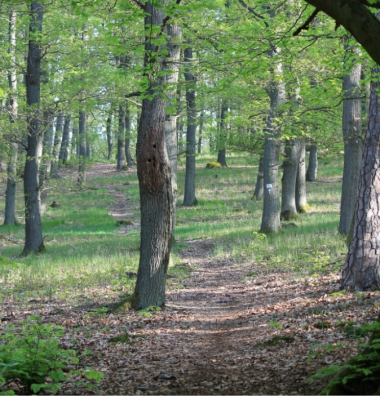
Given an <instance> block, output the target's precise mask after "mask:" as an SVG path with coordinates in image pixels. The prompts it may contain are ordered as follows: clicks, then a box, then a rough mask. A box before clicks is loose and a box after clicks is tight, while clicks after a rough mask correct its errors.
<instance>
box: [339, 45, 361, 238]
mask: <svg viewBox="0 0 380 396" xmlns="http://www.w3.org/2000/svg"><path fill="white" fill-rule="evenodd" d="M348 51H349V48H347V46H346V52H348ZM360 77H361V64H360V63H356V64H355V65H354V66H353V67H352V68H351V70H349V71H348V73H347V74H346V75H345V77H344V79H343V95H344V96H345V97H348V98H356V99H345V100H344V102H343V115H342V130H343V141H344V170H343V182H342V195H341V201H340V221H339V232H340V233H341V234H343V235H348V233H349V231H350V226H351V223H352V217H353V215H354V211H355V203H356V197H357V191H358V184H359V175H360V165H361V159H362V154H363V140H362V137H361V134H362V129H361V106H362V103H361V98H360V96H361V93H360Z"/></svg>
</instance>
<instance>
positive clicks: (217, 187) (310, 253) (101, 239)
mask: <svg viewBox="0 0 380 396" xmlns="http://www.w3.org/2000/svg"><path fill="white" fill-rule="evenodd" d="M212 160H215V156H213V155H203V156H200V157H198V158H197V175H196V185H197V189H196V196H197V199H198V206H196V207H190V208H188V207H183V206H182V200H183V189H184V166H183V165H184V160H183V159H181V160H180V162H179V173H178V200H177V218H176V220H177V224H176V239H177V242H178V243H177V244H176V245H175V246H174V249H173V265H175V264H178V263H179V262H180V259H179V253H180V251H181V249H183V248H184V247H185V246H186V240H187V239H199V238H205V239H206V238H207V239H210V242H211V243H212V245H213V246H214V250H213V254H214V255H215V256H216V257H219V258H229V259H231V260H233V261H234V262H236V263H243V262H244V263H250V264H252V270H253V271H254V273H255V274H256V273H257V274H260V273H261V272H263V271H265V272H268V271H295V272H296V273H297V274H299V275H302V274H316V275H318V274H321V273H324V272H326V271H330V270H332V269H336V268H335V267H333V268H331V267H329V266H326V264H328V263H330V262H333V261H336V260H337V258H339V257H342V256H341V255H342V254H343V253H345V252H346V247H345V243H344V239H343V238H342V237H341V236H339V234H338V232H337V227H338V222H339V202H340V193H341V176H342V158H341V157H339V158H337V157H326V158H324V159H322V160H320V163H319V170H318V181H317V182H315V183H307V190H308V203H309V204H310V205H311V207H312V212H310V213H307V214H304V215H301V216H300V217H299V218H298V219H297V220H296V224H297V227H295V228H289V229H285V230H284V232H282V233H279V234H277V235H268V236H265V235H262V234H259V233H258V231H259V229H260V223H261V213H262V202H256V201H255V200H252V199H251V198H252V195H253V191H254V187H255V181H256V176H257V170H258V166H257V165H258V158H257V157H254V156H249V155H242V154H239V155H230V156H229V158H228V160H227V163H228V166H229V167H228V168H219V169H206V164H207V163H208V162H210V161H212ZM215 176H217V177H215ZM125 182H128V183H129V185H127V186H126V185H124V183H125ZM87 183H88V185H89V186H93V187H97V188H98V189H95V190H94V189H84V190H83V191H80V190H78V189H76V187H75V185H74V183H73V182H72V181H70V180H68V179H67V180H66V179H65V180H59V181H57V182H54V181H51V182H50V183H49V187H51V190H49V197H48V203H49V204H50V203H51V202H52V201H53V200H56V201H57V202H58V203H59V204H60V206H59V207H58V208H55V209H53V208H50V207H49V208H48V211H47V213H46V214H45V215H44V216H43V234H44V236H45V244H46V253H45V254H42V255H33V256H29V257H27V258H20V257H19V254H20V253H21V250H22V239H23V236H24V230H23V227H22V226H15V227H2V228H1V229H0V232H1V235H4V236H6V237H9V238H12V239H18V240H20V244H18V245H15V244H12V243H6V244H5V245H4V247H3V249H2V255H3V256H4V257H5V258H8V259H10V260H12V261H15V262H19V263H20V265H19V267H17V268H13V267H12V268H10V267H9V266H8V267H7V266H6V265H0V285H1V292H0V296H2V297H3V299H9V298H13V299H15V300H17V299H18V300H24V299H25V300H26V299H29V298H36V297H60V296H62V297H64V296H68V295H71V296H75V295H86V294H89V291H90V290H92V291H94V290H95V289H96V288H98V287H101V288H105V289H107V288H109V289H111V290H113V291H115V292H120V293H128V292H130V291H131V290H132V289H133V284H134V282H135V280H134V279H128V278H127V277H126V275H125V272H126V271H137V265H138V259H139V252H138V249H137V248H138V246H139V243H140V235H139V231H137V230H136V231H130V232H128V233H127V234H123V235H120V234H118V231H119V229H120V228H119V227H118V226H117V224H116V221H115V219H113V218H112V216H111V215H110V214H109V210H110V208H111V206H112V204H113V198H112V196H110V195H109V194H108V192H107V188H106V187H107V186H111V187H112V188H114V189H118V190H119V191H121V192H123V193H124V195H125V196H126V199H128V201H129V202H130V203H131V205H132V207H134V208H135V209H136V213H135V214H134V215H133V216H132V217H131V220H132V221H135V220H137V219H138V218H139V213H138V208H139V191H138V181H137V176H136V174H131V173H128V174H117V175H115V176H114V177H112V178H108V177H99V178H96V179H89V180H88V181H87ZM20 187H21V186H20ZM2 188H4V186H2ZM19 190H20V188H19ZM3 204H4V202H3V201H2V202H1V205H3ZM17 204H18V211H19V215H21V213H22V207H23V200H22V197H21V193H20V192H19V198H18V203H17ZM1 210H3V207H0V211H1ZM0 222H2V219H0ZM338 265H339V264H338ZM174 268H175V267H173V269H171V270H170V271H171V272H170V273H171V274H172V276H173V277H174V278H175V279H176V280H179V281H181V280H182V279H184V278H186V276H188V274H187V273H186V271H185V270H184V269H179V268H175V269H174ZM181 271H185V272H183V273H181ZM172 283H175V282H173V280H171V281H170V282H169V286H170V285H171V284H172ZM170 287H171V286H170ZM173 287H174V285H173ZM175 287H178V285H176V286H175Z"/></svg>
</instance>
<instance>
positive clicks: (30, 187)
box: [23, 1, 45, 255]
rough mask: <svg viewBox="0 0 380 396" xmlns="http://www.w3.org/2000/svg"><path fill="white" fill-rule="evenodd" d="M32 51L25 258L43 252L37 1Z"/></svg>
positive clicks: (39, 18)
mask: <svg viewBox="0 0 380 396" xmlns="http://www.w3.org/2000/svg"><path fill="white" fill-rule="evenodd" d="M30 11H31V20H30V24H29V32H30V35H29V37H30V38H29V47H28V59H27V72H26V102H27V106H28V108H29V111H28V119H27V122H28V128H27V129H28V148H27V152H26V161H25V170H24V197H25V245H24V250H23V254H24V255H27V254H29V253H31V252H42V251H43V250H44V249H45V248H44V242H43V238H42V227H41V215H40V203H39V201H40V197H39V185H40V183H39V158H40V157H41V154H42V142H43V133H42V130H41V125H40V111H39V105H40V98H41V91H40V89H41V86H40V84H41V81H40V80H41V55H42V51H41V47H40V46H39V44H38V42H36V37H39V35H40V34H41V32H42V19H43V5H42V3H39V2H37V1H33V2H32V3H31V5H30Z"/></svg>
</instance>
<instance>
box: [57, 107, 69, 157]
mask: <svg viewBox="0 0 380 396" xmlns="http://www.w3.org/2000/svg"><path fill="white" fill-rule="evenodd" d="M70 121H71V115H70V114H67V115H66V118H65V124H64V126H63V134H62V144H61V150H60V152H59V161H62V164H66V162H67V160H68V159H69V144H70Z"/></svg>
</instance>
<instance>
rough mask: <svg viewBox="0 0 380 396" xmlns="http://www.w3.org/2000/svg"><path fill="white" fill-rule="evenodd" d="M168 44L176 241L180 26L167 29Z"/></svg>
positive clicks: (168, 118)
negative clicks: (177, 101)
mask: <svg viewBox="0 0 380 396" xmlns="http://www.w3.org/2000/svg"><path fill="white" fill-rule="evenodd" d="M166 34H167V44H166V49H167V51H168V55H167V58H166V59H165V60H164V62H165V63H164V68H165V71H167V72H166V74H165V82H166V83H167V84H171V86H172V89H170V90H169V91H168V92H167V97H168V98H169V100H168V102H167V103H166V106H167V108H168V109H170V110H169V111H167V114H166V120H165V144H166V150H167V153H168V157H169V161H170V168H171V186H172V194H173V202H174V207H173V222H172V227H173V228H172V231H171V238H172V240H173V241H174V239H175V215H176V206H177V205H176V204H177V197H178V191H177V189H178V186H177V157H178V139H177V119H178V112H177V111H176V107H177V103H176V100H177V82H178V72H179V67H178V63H179V60H180V55H181V40H182V29H181V26H180V25H178V24H175V23H173V24H169V25H168V26H167V27H166Z"/></svg>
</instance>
